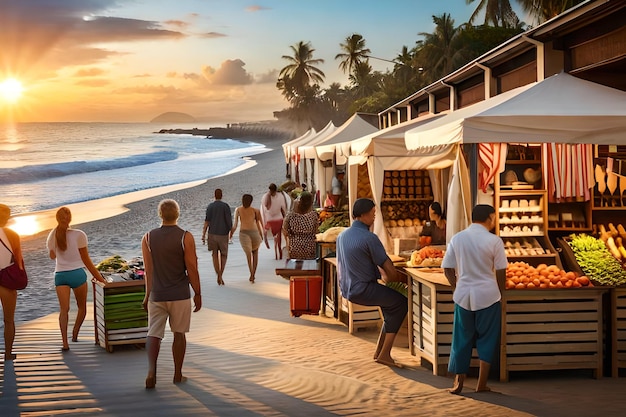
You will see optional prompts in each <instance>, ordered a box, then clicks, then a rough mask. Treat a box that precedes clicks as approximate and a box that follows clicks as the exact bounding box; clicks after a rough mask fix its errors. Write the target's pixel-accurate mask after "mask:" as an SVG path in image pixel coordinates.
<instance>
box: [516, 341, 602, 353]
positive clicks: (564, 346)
mask: <svg viewBox="0 0 626 417" xmlns="http://www.w3.org/2000/svg"><path fill="white" fill-rule="evenodd" d="M597 351H598V343H539V344H523V345H509V344H507V346H506V352H507V356H508V355H526V354H532V353H537V354H546V353H554V354H559V353H575V352H593V353H594V354H595V353H597Z"/></svg>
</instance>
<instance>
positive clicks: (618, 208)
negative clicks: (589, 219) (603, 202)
mask: <svg viewBox="0 0 626 417" xmlns="http://www.w3.org/2000/svg"><path fill="white" fill-rule="evenodd" d="M592 209H593V211H620V210H622V211H626V206H625V207H597V206H593V208H592Z"/></svg>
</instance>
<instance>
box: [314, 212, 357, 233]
mask: <svg viewBox="0 0 626 417" xmlns="http://www.w3.org/2000/svg"><path fill="white" fill-rule="evenodd" d="M349 226H350V215H349V214H348V212H347V211H342V212H336V213H332V215H330V216H325V218H324V220H323V221H322V223H321V224H320V226H319V227H318V229H317V231H318V232H319V233H324V232H325V231H327V230H328V229H330V228H331V227H349Z"/></svg>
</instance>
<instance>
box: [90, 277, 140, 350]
mask: <svg viewBox="0 0 626 417" xmlns="http://www.w3.org/2000/svg"><path fill="white" fill-rule="evenodd" d="M144 285H145V283H144V281H143V280H134V281H124V282H112V283H101V282H95V283H93V287H94V323H95V336H96V344H98V345H100V346H102V347H103V348H104V349H106V350H107V352H113V349H114V346H115V345H125V344H132V345H137V344H139V345H143V344H145V343H146V337H147V333H148V313H147V312H146V311H145V310H144V309H143V304H142V302H143V299H144V296H145V287H144Z"/></svg>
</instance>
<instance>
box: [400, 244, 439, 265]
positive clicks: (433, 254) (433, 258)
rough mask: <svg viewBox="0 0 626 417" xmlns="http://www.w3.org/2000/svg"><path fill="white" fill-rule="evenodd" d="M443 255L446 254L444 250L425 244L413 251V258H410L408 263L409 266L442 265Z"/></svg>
mask: <svg viewBox="0 0 626 417" xmlns="http://www.w3.org/2000/svg"><path fill="white" fill-rule="evenodd" d="M443 255H445V251H444V250H441V249H437V248H434V247H432V246H425V247H423V248H421V249H419V250H416V251H413V253H411V259H409V260H408V261H407V263H406V264H407V266H409V267H429V266H441V262H442V261H443Z"/></svg>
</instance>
